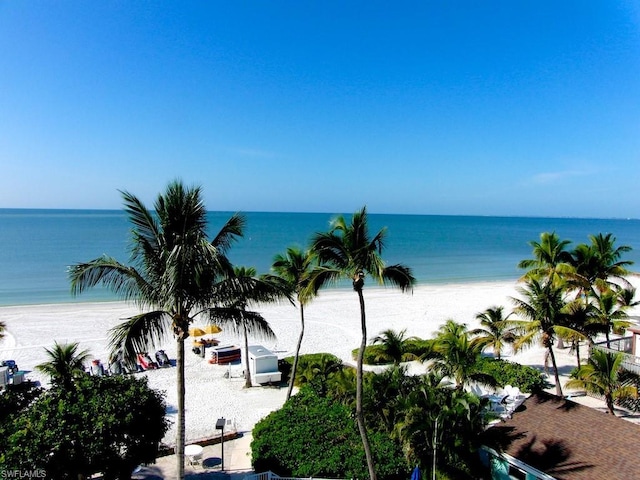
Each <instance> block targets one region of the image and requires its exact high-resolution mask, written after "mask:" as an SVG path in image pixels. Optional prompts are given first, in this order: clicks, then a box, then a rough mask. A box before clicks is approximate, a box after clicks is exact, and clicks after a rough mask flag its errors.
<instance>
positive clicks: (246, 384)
mask: <svg viewBox="0 0 640 480" xmlns="http://www.w3.org/2000/svg"><path fill="white" fill-rule="evenodd" d="M242 329H243V330H244V366H245V369H244V387H245V388H251V387H252V386H253V385H252V384H251V371H250V370H249V335H247V325H246V324H244V323H243V324H242Z"/></svg>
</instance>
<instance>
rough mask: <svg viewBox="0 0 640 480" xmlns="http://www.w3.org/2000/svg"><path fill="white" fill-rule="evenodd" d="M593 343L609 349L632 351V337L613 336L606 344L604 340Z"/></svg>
mask: <svg viewBox="0 0 640 480" xmlns="http://www.w3.org/2000/svg"><path fill="white" fill-rule="evenodd" d="M594 345H597V346H598V347H604V348H606V349H609V350H615V351H616V352H624V353H631V352H632V351H633V350H632V348H633V337H622V338H614V339H612V340H609V342H608V345H607V341H606V340H605V341H603V342H598V343H595V344H594Z"/></svg>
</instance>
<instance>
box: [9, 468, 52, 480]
mask: <svg viewBox="0 0 640 480" xmlns="http://www.w3.org/2000/svg"><path fill="white" fill-rule="evenodd" d="M46 476H47V472H45V471H44V469H42V468H36V469H35V470H17V469H16V470H0V478H45V477H46Z"/></svg>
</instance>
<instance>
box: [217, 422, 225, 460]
mask: <svg viewBox="0 0 640 480" xmlns="http://www.w3.org/2000/svg"><path fill="white" fill-rule="evenodd" d="M225 422H226V421H225V419H224V417H222V418H219V419H218V421H217V422H216V430H220V451H221V452H222V453H221V454H220V469H221V470H222V471H223V472H224V424H225Z"/></svg>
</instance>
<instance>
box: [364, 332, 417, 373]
mask: <svg viewBox="0 0 640 480" xmlns="http://www.w3.org/2000/svg"><path fill="white" fill-rule="evenodd" d="M406 334H407V330H406V329H404V330H401V331H400V332H396V331H395V330H393V329H391V328H390V329H387V330H385V331H383V332H381V333H380V335H378V336H376V337H374V338H373V339H372V342H373V343H374V344H377V345H379V349H380V351H379V352H378V358H379V359H380V360H388V361H391V362H392V363H393V364H394V365H395V366H398V365H400V362H407V361H410V360H415V359H416V358H417V357H416V355H414V354H413V353H411V352H408V351H407V342H411V341H413V340H415V339H416V338H415V337H410V338H405V337H406Z"/></svg>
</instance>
